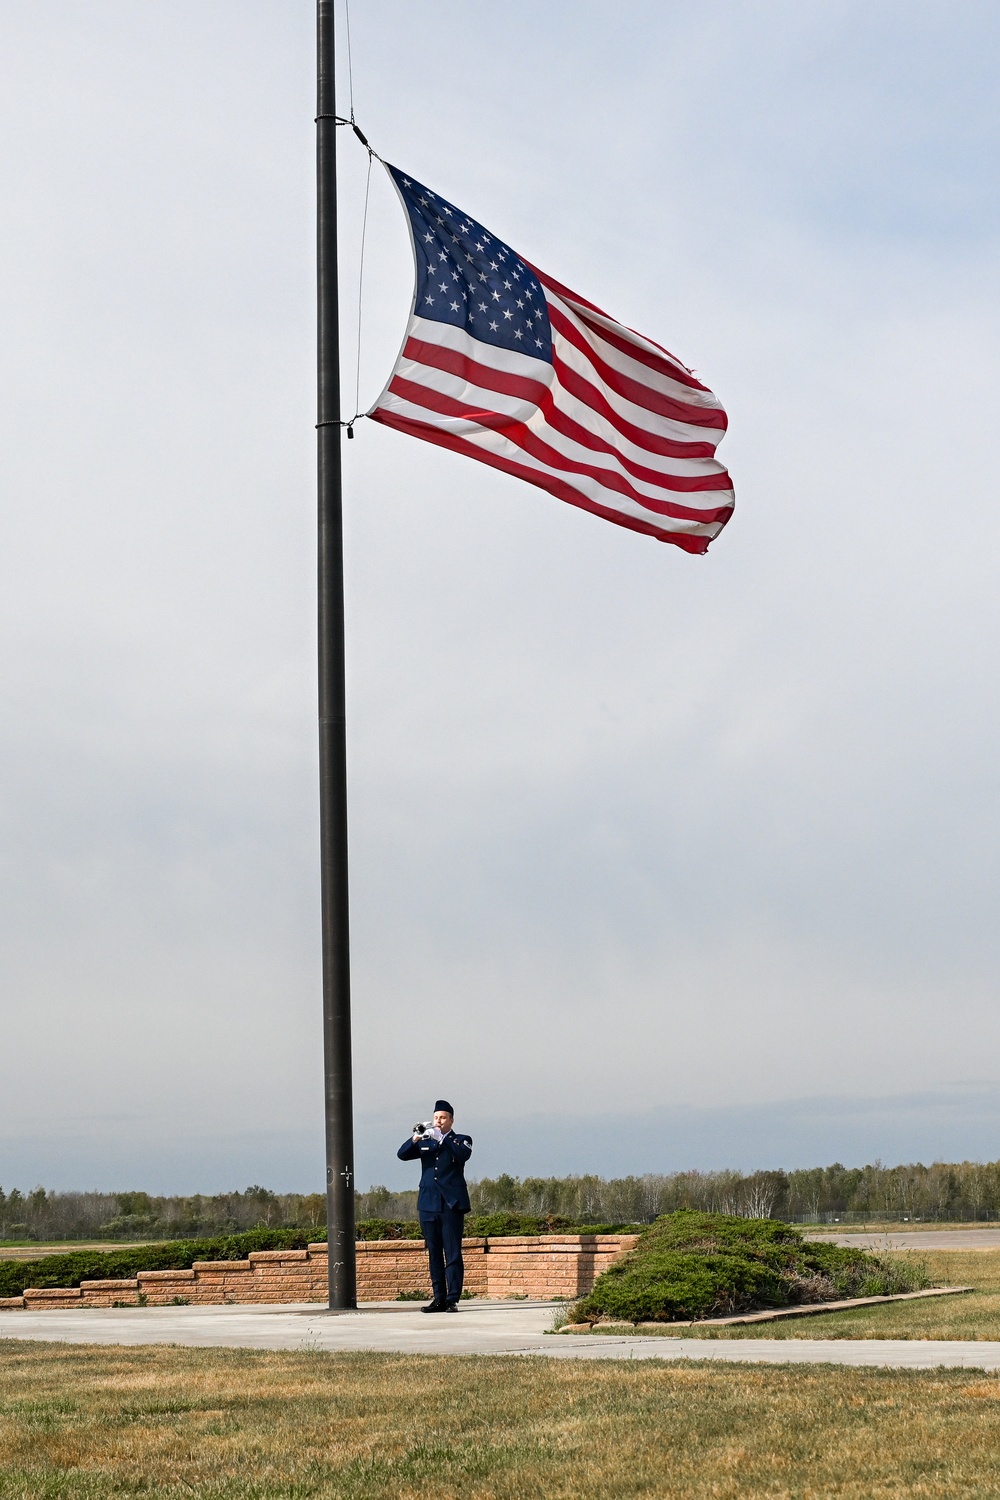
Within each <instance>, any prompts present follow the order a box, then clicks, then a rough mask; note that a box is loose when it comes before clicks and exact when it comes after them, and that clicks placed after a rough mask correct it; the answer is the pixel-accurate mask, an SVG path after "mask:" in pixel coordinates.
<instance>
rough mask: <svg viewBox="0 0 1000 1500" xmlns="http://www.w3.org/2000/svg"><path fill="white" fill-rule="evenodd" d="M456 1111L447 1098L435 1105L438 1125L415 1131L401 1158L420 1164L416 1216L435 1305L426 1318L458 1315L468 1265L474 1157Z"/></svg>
mask: <svg viewBox="0 0 1000 1500" xmlns="http://www.w3.org/2000/svg"><path fill="white" fill-rule="evenodd" d="M454 1123H455V1111H454V1110H453V1109H452V1107H451V1105H450V1104H449V1103H448V1101H447V1099H438V1100H437V1102H436V1103H435V1105H434V1121H433V1124H431V1125H429V1126H428V1128H427V1129H426V1130H425V1131H422V1132H421V1131H420V1129H419V1128H417V1129H415V1130H414V1132H413V1135H412V1136H411V1137H410V1139H409V1140H408V1141H404V1142H403V1144H402V1145H401V1146H400V1148H399V1150H398V1151H397V1152H396V1155H397V1156H398V1157H399V1159H400V1161H417V1160H418V1159H419V1161H420V1191H419V1192H418V1194H417V1213H418V1214H419V1216H420V1229H421V1233H422V1234H423V1237H424V1241H425V1243H426V1245H427V1259H428V1260H429V1262H430V1270H431V1290H432V1291H433V1293H434V1301H433V1302H430V1303H428V1305H427V1306H426V1307H425V1308H423V1309H422V1311H423V1312H426V1313H435V1312H457V1311H458V1299H459V1298H460V1297H461V1295H462V1282H463V1280H464V1278H465V1266H464V1264H463V1262H462V1229H463V1226H464V1223H465V1216H466V1214H467V1213H468V1212H469V1189H468V1188H467V1187H466V1185H465V1163H466V1162H467V1161H468V1160H469V1157H470V1156H471V1155H472V1137H471V1135H456V1133H455V1131H454V1130H453V1129H452V1126H453V1125H454Z"/></svg>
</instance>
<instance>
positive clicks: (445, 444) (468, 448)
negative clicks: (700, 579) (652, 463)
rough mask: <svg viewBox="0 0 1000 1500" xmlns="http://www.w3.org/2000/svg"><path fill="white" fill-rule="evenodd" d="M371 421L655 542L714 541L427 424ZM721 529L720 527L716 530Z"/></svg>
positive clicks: (689, 547) (376, 416)
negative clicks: (627, 511)
mask: <svg viewBox="0 0 1000 1500" xmlns="http://www.w3.org/2000/svg"><path fill="white" fill-rule="evenodd" d="M371 419H372V421H373V422H381V423H382V424H383V425H384V426H386V427H395V428H396V429H397V430H398V431H399V432H405V433H408V434H409V435H410V436H411V437H418V438H422V439H423V440H424V441H425V442H428V443H435V444H436V445H437V446H438V447H439V448H448V449H450V450H451V451H452V452H453V453H461V454H463V455H464V456H465V457H466V458H475V459H478V460H479V462H480V463H484V464H489V465H490V467H491V468H494V469H502V470H503V472H504V473H505V474H512V475H513V476H514V477H515V478H516V479H523V480H526V481H527V483H528V484H534V485H536V486H538V488H539V489H543V490H548V492H549V493H550V494H552V495H555V497H556V498H557V499H558V500H564V501H565V502H566V503H567V505H575V506H578V507H579V509H580V510H588V511H590V512H591V514H592V515H595V516H601V517H603V519H604V520H605V521H613V522H614V523H615V525H616V526H624V527H626V528H627V530H629V531H639V532H642V534H643V535H644V536H652V537H656V538H657V540H658V541H661V542H671V543H672V544H673V545H674V546H675V547H680V548H682V550H683V551H685V552H694V553H702V552H706V551H707V550H708V544H709V542H711V541H713V540H714V538H713V537H707V536H690V535H689V534H687V533H686V532H682V531H669V530H666V529H664V528H662V527H658V526H656V525H655V524H654V523H653V522H651V521H641V520H639V519H638V518H636V517H633V516H625V515H622V513H621V511H618V510H612V509H610V507H608V506H606V505H598V504H597V502H596V501H594V500H589V499H588V498H587V497H586V496H585V495H581V493H580V492H579V490H575V489H573V487H572V486H571V485H568V484H566V483H565V481H564V480H562V479H557V478H555V477H554V476H552V475H550V474H540V473H539V472H538V470H537V469H529V468H527V467H526V466H525V465H523V464H518V463H514V462H513V461H512V460H511V459H509V458H501V457H500V455H499V454H497V453H489V452H487V451H486V450H485V449H482V448H477V447H476V445H475V444H474V443H470V442H468V441H467V440H466V439H465V438H459V437H455V435H454V434H453V433H450V432H443V431H442V430H441V428H440V427H431V426H429V425H428V424H427V423H424V422H415V421H413V420H412V419H411V418H409V417H401V416H398V415H397V414H396V413H394V412H387V411H382V410H380V409H378V410H375V411H373V412H372V413H371ZM721 529H722V527H721V526H720V528H719V530H720V531H721ZM716 535H718V533H716Z"/></svg>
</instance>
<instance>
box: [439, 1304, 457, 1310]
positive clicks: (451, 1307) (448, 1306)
mask: <svg viewBox="0 0 1000 1500" xmlns="http://www.w3.org/2000/svg"><path fill="white" fill-rule="evenodd" d="M441 1311H442V1312H458V1303H457V1302H446V1303H445V1305H444V1307H442V1309H441Z"/></svg>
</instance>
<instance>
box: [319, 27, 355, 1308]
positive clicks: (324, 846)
mask: <svg viewBox="0 0 1000 1500" xmlns="http://www.w3.org/2000/svg"><path fill="white" fill-rule="evenodd" d="M335 95H336V83H335V77H334V0H317V5H316V115H317V120H316V270H317V312H318V335H317V361H318V371H317V373H318V394H319V401H318V405H319V415H318V418H317V421H318V424H319V425H318V428H317V431H318V435H319V455H318V457H319V468H318V499H319V817H320V889H321V896H322V924H323V1069H324V1080H325V1097H326V1222H327V1239H328V1252H327V1253H328V1261H329V1273H330V1308H331V1310H333V1311H340V1310H342V1309H344V1308H349V1307H356V1306H357V1280H356V1268H355V1257H354V1105H353V1088H352V1080H351V958H350V941H349V914H348V899H347V734H346V718H345V684H344V543H343V484H342V478H341V467H340V427H339V426H338V423H339V420H340V328H339V316H338V314H339V309H338V297H337V290H338V289H337V126H336V121H335V118H334V117H335V114H336V98H335Z"/></svg>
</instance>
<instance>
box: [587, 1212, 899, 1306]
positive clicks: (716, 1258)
mask: <svg viewBox="0 0 1000 1500" xmlns="http://www.w3.org/2000/svg"><path fill="white" fill-rule="evenodd" d="M926 1285H927V1275H926V1271H925V1270H924V1268H923V1266H921V1265H920V1264H919V1263H918V1262H909V1263H908V1262H900V1261H889V1260H885V1259H883V1258H882V1257H879V1256H876V1255H871V1254H870V1253H868V1252H866V1251H864V1250H861V1249H853V1248H848V1247H841V1246H839V1245H827V1244H814V1243H810V1242H808V1241H806V1240H804V1239H803V1238H802V1235H801V1234H800V1233H799V1231H798V1230H797V1229H793V1228H792V1227H791V1225H789V1224H782V1223H780V1222H779V1221H777V1220H773V1219H742V1218H735V1217H733V1216H731V1215H727V1214H705V1213H699V1212H696V1211H695V1210H692V1209H682V1210H680V1211H679V1212H677V1213H673V1214H665V1215H664V1216H663V1217H662V1218H659V1219H657V1220H656V1221H655V1223H653V1224H651V1225H650V1226H649V1227H648V1228H647V1229H646V1230H644V1231H643V1233H642V1235H641V1236H640V1238H639V1242H638V1244H637V1245H636V1247H635V1249H634V1250H632V1251H630V1252H629V1254H628V1255H626V1256H623V1257H622V1259H621V1260H619V1261H616V1262H615V1264H614V1265H612V1266H609V1268H608V1269H607V1270H606V1271H605V1272H604V1273H603V1275H601V1276H599V1277H598V1279H597V1281H596V1283H595V1284H594V1289H593V1291H592V1292H591V1293H590V1295H589V1296H588V1297H585V1298H583V1299H582V1300H581V1301H580V1302H578V1303H577V1304H576V1306H575V1307H574V1308H573V1310H572V1312H571V1314H570V1317H571V1319H572V1321H574V1322H586V1321H588V1320H591V1319H593V1318H599V1317H610V1318H619V1319H624V1320H626V1321H628V1322H632V1323H647V1322H671V1321H676V1320H678V1319H691V1318H710V1317H726V1316H731V1315H732V1314H735V1313H742V1312H753V1311H757V1310H759V1309H764V1308H769V1307H788V1306H790V1305H792V1304H794V1303H805V1302H833V1301H837V1300H840V1299H842V1298H847V1297H872V1296H885V1295H888V1294H890V1293H892V1292H899V1291H913V1290H916V1289H918V1288H919V1287H922V1286H926Z"/></svg>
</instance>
